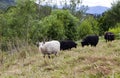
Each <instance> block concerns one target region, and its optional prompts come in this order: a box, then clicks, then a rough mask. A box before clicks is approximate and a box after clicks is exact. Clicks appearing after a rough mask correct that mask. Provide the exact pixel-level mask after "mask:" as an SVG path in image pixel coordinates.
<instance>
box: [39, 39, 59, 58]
mask: <svg viewBox="0 0 120 78" xmlns="http://www.w3.org/2000/svg"><path fill="white" fill-rule="evenodd" d="M39 50H40V51H41V52H42V54H44V58H45V55H46V54H47V55H48V57H49V58H50V54H55V55H56V54H57V53H58V52H59V51H60V42H59V41H56V40H52V41H48V42H45V43H44V42H40V43H39Z"/></svg>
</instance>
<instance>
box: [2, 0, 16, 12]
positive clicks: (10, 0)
mask: <svg viewBox="0 0 120 78" xmlns="http://www.w3.org/2000/svg"><path fill="white" fill-rule="evenodd" d="M14 3H15V0H0V9H2V10H5V9H7V8H8V7H9V6H11V5H14Z"/></svg>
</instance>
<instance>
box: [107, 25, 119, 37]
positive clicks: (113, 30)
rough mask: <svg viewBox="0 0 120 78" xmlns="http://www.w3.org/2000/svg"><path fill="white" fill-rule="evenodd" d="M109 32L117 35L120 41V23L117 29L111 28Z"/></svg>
mask: <svg viewBox="0 0 120 78" xmlns="http://www.w3.org/2000/svg"><path fill="white" fill-rule="evenodd" d="M109 31H110V32H113V33H114V34H115V37H116V39H120V23H117V24H116V26H115V28H110V29H109Z"/></svg>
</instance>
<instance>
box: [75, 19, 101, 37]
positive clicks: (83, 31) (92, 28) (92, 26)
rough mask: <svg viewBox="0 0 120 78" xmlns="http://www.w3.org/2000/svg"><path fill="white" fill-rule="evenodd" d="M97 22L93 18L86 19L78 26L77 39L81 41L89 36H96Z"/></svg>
mask: <svg viewBox="0 0 120 78" xmlns="http://www.w3.org/2000/svg"><path fill="white" fill-rule="evenodd" d="M97 24H98V23H97V21H96V20H95V19H94V18H93V17H88V18H87V19H85V20H84V21H83V22H82V23H81V24H80V25H79V26H78V28H77V29H78V30H77V31H78V38H79V39H81V38H83V37H85V36H86V35H89V34H98V33H99V32H98V26H97Z"/></svg>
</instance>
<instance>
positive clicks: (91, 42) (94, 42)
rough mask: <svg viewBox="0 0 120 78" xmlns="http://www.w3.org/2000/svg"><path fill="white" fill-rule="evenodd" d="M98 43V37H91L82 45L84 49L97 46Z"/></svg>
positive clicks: (87, 37) (86, 38) (84, 40)
mask: <svg viewBox="0 0 120 78" xmlns="http://www.w3.org/2000/svg"><path fill="white" fill-rule="evenodd" d="M98 41H99V37H98V36H97V35H89V36H86V37H85V38H84V39H83V40H82V42H81V45H82V47H84V46H85V45H87V46H88V45H91V46H96V45H97V43H98Z"/></svg>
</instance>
